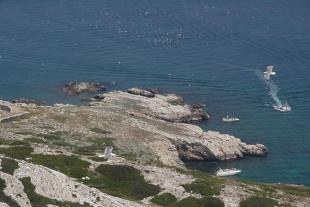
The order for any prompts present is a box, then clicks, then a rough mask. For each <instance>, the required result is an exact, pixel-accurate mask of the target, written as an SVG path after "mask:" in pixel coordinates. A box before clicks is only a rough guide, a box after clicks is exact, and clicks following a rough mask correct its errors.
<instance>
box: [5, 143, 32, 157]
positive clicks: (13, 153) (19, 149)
mask: <svg viewBox="0 0 310 207" xmlns="http://www.w3.org/2000/svg"><path fill="white" fill-rule="evenodd" d="M32 152H33V148H32V147H30V146H14V147H8V148H0V154H4V155H5V156H7V157H11V158H14V159H19V160H24V159H26V158H27V157H30V155H31V153H32Z"/></svg>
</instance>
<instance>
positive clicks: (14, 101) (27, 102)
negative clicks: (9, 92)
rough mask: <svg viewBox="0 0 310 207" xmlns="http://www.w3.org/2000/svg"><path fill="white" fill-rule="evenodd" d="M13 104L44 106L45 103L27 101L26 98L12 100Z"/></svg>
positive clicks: (32, 100)
mask: <svg viewBox="0 0 310 207" xmlns="http://www.w3.org/2000/svg"><path fill="white" fill-rule="evenodd" d="M11 103H25V104H35V105H42V104H44V102H43V101H39V100H34V99H25V98H20V99H15V100H12V101H11Z"/></svg>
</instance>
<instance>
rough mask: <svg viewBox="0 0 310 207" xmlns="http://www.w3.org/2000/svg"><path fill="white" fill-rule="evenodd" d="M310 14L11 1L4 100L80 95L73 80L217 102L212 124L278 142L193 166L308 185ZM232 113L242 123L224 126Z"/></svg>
mask: <svg viewBox="0 0 310 207" xmlns="http://www.w3.org/2000/svg"><path fill="white" fill-rule="evenodd" d="M309 22H310V3H309V1H307V0H299V1H294V0H270V1H267V0H262V1H255V0H249V1H243V0H236V1H228V0H223V1H217V0H206V1H203V0H192V1H188V0H157V1H151V0H139V1H138V0H113V1H108V0H92V1H82V0H74V1H73V0H54V1H42V0H40V1H39V0H18V1H17V0H3V1H0V31H1V32H0V71H1V81H0V97H1V99H7V100H9V99H12V98H18V97H28V98H37V99H41V100H46V101H48V103H54V102H77V101H78V99H74V98H71V97H66V96H64V95H62V94H61V93H60V92H59V91H58V90H57V87H58V86H59V85H61V84H63V83H65V82H66V81H68V80H96V81H101V82H106V83H111V82H112V81H116V82H117V84H115V85H109V88H110V89H111V90H112V89H127V88H128V87H132V86H140V87H158V88H161V89H163V90H165V91H173V92H177V93H179V94H180V95H183V96H184V97H185V99H186V100H187V101H189V102H205V103H207V108H208V111H209V112H210V114H211V115H212V118H211V120H210V121H209V122H207V123H202V124H201V125H202V127H203V128H204V129H206V130H208V129H210V130H219V131H221V132H224V133H231V134H233V135H236V136H240V137H242V139H243V140H245V141H247V142H249V143H257V142H259V143H263V144H265V145H266V146H267V147H268V148H269V149H270V154H269V155H268V156H267V157H266V158H247V159H244V160H240V161H235V162H227V163H221V164H216V163H207V162H200V163H197V162H195V163H191V166H193V167H195V168H200V169H202V170H207V171H211V172H212V171H213V170H214V168H215V167H216V166H218V165H221V166H223V167H227V166H229V167H238V168H240V169H242V170H243V173H242V174H240V175H239V176H237V177H238V178H243V179H253V180H258V181H266V182H289V183H298V184H305V185H310V176H309V175H310V127H309V126H308V120H309V118H310V117H309V112H310V110H309V102H310V80H309V79H310V78H309V75H310V24H309ZM267 65H274V66H275V69H276V71H277V75H276V76H275V77H273V81H274V83H273V85H272V86H274V87H276V86H277V87H278V88H279V91H278V94H277V95H278V98H279V99H280V100H281V101H287V102H288V103H289V104H290V106H291V107H292V108H293V110H292V112H290V113H280V112H277V111H275V110H273V108H272V104H274V100H273V99H272V98H271V96H270V94H269V93H270V88H269V87H268V86H267V85H266V84H265V83H264V82H263V81H262V80H261V79H260V77H259V74H260V73H261V71H263V70H264V68H265V67H266V66H267ZM226 114H232V115H236V116H238V117H239V118H240V119H241V121H240V122H239V123H236V124H223V123H222V122H221V118H222V117H223V116H225V115H226Z"/></svg>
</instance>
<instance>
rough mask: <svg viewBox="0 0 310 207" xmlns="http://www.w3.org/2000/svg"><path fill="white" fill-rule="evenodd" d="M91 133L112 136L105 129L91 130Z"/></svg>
mask: <svg viewBox="0 0 310 207" xmlns="http://www.w3.org/2000/svg"><path fill="white" fill-rule="evenodd" d="M89 131H91V132H95V133H98V134H111V132H109V131H107V130H104V129H100V128H91V129H89Z"/></svg>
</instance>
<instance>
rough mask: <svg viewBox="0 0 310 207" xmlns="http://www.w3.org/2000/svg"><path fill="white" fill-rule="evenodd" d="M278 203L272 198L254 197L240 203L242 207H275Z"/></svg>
mask: <svg viewBox="0 0 310 207" xmlns="http://www.w3.org/2000/svg"><path fill="white" fill-rule="evenodd" d="M277 205H278V202H277V201H276V200H273V199H271V198H265V197H257V196H252V197H249V198H247V199H246V200H243V201H241V202H240V207H273V206H277Z"/></svg>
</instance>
